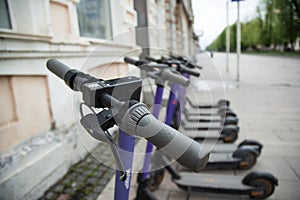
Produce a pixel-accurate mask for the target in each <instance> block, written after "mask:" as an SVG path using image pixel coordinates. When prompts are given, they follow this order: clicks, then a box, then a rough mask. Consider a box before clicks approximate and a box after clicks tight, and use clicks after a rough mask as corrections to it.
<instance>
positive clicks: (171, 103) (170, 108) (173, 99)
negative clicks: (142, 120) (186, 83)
mask: <svg viewBox="0 0 300 200" xmlns="http://www.w3.org/2000/svg"><path fill="white" fill-rule="evenodd" d="M179 89H180V85H178V84H176V83H173V84H172V86H171V91H170V94H169V99H168V105H167V116H166V120H165V124H167V125H169V126H170V125H171V124H172V120H173V115H174V113H175V110H176V106H177V101H178V96H179Z"/></svg>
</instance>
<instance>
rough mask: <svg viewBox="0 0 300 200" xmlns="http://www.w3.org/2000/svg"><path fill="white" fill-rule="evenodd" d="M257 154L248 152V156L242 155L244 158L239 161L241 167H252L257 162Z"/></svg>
mask: <svg viewBox="0 0 300 200" xmlns="http://www.w3.org/2000/svg"><path fill="white" fill-rule="evenodd" d="M256 159H257V156H256V155H255V154H253V153H250V152H249V153H247V154H246V156H243V157H242V160H241V161H240V162H239V166H238V168H239V169H245V170H246V169H250V168H252V167H253V166H254V165H255V163H256Z"/></svg>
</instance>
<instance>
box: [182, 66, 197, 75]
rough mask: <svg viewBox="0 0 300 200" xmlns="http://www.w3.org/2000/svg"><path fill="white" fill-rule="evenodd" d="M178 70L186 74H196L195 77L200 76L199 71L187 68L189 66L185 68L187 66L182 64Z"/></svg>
mask: <svg viewBox="0 0 300 200" xmlns="http://www.w3.org/2000/svg"><path fill="white" fill-rule="evenodd" d="M180 70H181V72H185V73H188V74H190V75H192V76H196V77H199V76H200V73H199V72H197V71H195V70H193V69H189V68H187V67H185V66H183V65H181V66H180Z"/></svg>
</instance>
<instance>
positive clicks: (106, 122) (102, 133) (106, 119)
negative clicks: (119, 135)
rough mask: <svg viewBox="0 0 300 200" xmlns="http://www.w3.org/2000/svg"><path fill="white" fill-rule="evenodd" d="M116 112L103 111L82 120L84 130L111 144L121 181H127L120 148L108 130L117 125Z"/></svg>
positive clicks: (111, 110)
mask: <svg viewBox="0 0 300 200" xmlns="http://www.w3.org/2000/svg"><path fill="white" fill-rule="evenodd" d="M114 113H115V112H114V110H113V109H109V110H102V111H101V112H100V113H98V114H87V115H85V116H83V117H82V118H81V120H80V123H81V125H82V126H83V127H84V129H85V130H86V131H87V132H88V133H89V134H90V135H91V136H92V137H93V138H95V139H96V140H99V141H102V142H105V143H107V144H109V146H110V149H111V151H112V154H113V157H114V160H115V161H116V165H117V168H118V170H119V171H120V180H121V181H125V180H126V170H125V167H124V165H123V162H122V160H121V157H120V154H119V151H118V147H117V145H116V143H115V142H114V140H113V138H112V136H111V135H110V134H109V132H108V131H107V129H109V128H111V127H112V126H114V125H115V123H116V122H115V120H114Z"/></svg>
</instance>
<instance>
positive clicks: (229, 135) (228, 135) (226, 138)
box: [221, 128, 238, 143]
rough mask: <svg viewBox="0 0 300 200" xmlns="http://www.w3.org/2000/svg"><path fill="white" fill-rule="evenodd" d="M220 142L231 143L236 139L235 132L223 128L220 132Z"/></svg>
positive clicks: (236, 134)
mask: <svg viewBox="0 0 300 200" xmlns="http://www.w3.org/2000/svg"><path fill="white" fill-rule="evenodd" d="M221 135H222V140H223V142H224V143H233V142H234V141H236V139H237V138H238V133H237V132H236V131H233V130H230V129H228V130H227V129H226V128H224V129H223V130H222V132H221Z"/></svg>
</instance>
